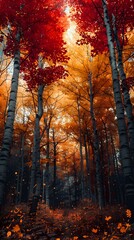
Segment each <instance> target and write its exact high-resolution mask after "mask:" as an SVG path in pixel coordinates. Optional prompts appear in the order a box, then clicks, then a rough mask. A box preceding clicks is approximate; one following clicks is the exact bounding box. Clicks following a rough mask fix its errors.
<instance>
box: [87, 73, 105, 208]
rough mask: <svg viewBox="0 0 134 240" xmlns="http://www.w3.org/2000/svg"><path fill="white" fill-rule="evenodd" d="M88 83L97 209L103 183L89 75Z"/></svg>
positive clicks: (89, 77)
mask: <svg viewBox="0 0 134 240" xmlns="http://www.w3.org/2000/svg"><path fill="white" fill-rule="evenodd" d="M88 82H89V90H90V114H91V120H92V128H93V136H94V141H93V149H94V158H95V165H96V185H97V193H98V204H99V207H100V208H102V207H104V193H103V183H102V182H103V181H102V170H101V159H100V153H99V137H98V131H97V126H96V119H95V115H94V106H93V89H92V79H91V74H89V76H88Z"/></svg>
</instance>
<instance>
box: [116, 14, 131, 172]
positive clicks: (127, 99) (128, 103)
mask: <svg viewBox="0 0 134 240" xmlns="http://www.w3.org/2000/svg"><path fill="white" fill-rule="evenodd" d="M113 31H114V38H115V42H116V47H117V56H118V69H119V75H120V79H121V84H122V92H123V99H124V107H125V110H126V115H127V126H128V134H129V143H130V153H131V158H132V166H133V172H134V116H133V111H132V103H131V100H130V94H129V88H128V86H127V82H126V74H125V72H124V67H123V61H122V48H121V45H120V41H119V38H118V33H117V28H116V19H115V16H114V15H113Z"/></svg>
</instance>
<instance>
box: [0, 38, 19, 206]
mask: <svg viewBox="0 0 134 240" xmlns="http://www.w3.org/2000/svg"><path fill="white" fill-rule="evenodd" d="M19 41H20V34H19V33H18V34H17V35H16V42H18V43H19ZM19 72H20V50H19V49H17V50H16V51H15V54H14V67H13V76H12V81H11V91H10V97H9V103H8V110H7V119H6V123H5V130H4V136H3V141H2V148H1V153H0V205H2V204H3V201H4V195H5V191H6V175H7V165H8V160H9V157H10V148H11V144H12V137H13V124H14V119H15V109H16V98H17V91H18V79H19Z"/></svg>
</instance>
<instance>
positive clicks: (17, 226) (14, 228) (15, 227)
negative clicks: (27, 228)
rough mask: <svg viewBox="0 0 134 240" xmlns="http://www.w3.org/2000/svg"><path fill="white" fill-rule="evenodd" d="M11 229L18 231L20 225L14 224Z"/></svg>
mask: <svg viewBox="0 0 134 240" xmlns="http://www.w3.org/2000/svg"><path fill="white" fill-rule="evenodd" d="M13 231H14V232H19V231H20V226H19V225H18V224H16V225H15V226H14V227H13Z"/></svg>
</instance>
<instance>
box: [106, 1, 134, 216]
mask: <svg viewBox="0 0 134 240" xmlns="http://www.w3.org/2000/svg"><path fill="white" fill-rule="evenodd" d="M102 6H103V10H104V23H105V27H106V33H107V40H108V47H109V53H110V64H111V70H112V79H113V91H114V99H115V104H116V115H117V123H118V132H119V141H120V157H121V161H122V166H123V174H124V180H125V198H126V205H127V207H128V208H130V209H131V211H132V213H134V204H133V203H134V179H133V174H132V165H131V158H130V149H129V143H128V142H129V141H128V136H127V128H126V123H125V116H124V107H123V103H122V98H121V91H120V83H119V76H118V71H117V65H116V57H115V51H114V44H113V39H112V32H111V27H110V19H109V16H108V10H107V3H106V0H102Z"/></svg>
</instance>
